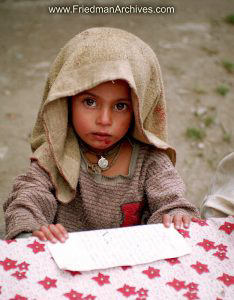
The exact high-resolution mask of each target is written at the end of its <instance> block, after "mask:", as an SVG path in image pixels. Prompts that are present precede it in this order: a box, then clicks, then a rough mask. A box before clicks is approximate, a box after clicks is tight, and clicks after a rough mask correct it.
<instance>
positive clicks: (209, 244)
mask: <svg viewBox="0 0 234 300" xmlns="http://www.w3.org/2000/svg"><path fill="white" fill-rule="evenodd" d="M214 244H215V243H214V242H212V241H209V240H206V239H203V242H200V243H197V245H198V246H201V247H203V248H204V249H205V250H206V251H210V250H211V249H215V248H216V247H215V245H214Z"/></svg>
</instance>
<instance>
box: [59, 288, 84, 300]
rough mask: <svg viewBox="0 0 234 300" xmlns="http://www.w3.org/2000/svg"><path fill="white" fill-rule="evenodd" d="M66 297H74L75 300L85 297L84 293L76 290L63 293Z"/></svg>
mask: <svg viewBox="0 0 234 300" xmlns="http://www.w3.org/2000/svg"><path fill="white" fill-rule="evenodd" d="M63 295H64V296H65V297H66V298H68V299H70V300H71V299H74V300H80V299H83V298H82V296H83V294H81V293H78V292H77V291H74V290H70V292H69V293H65V294H63Z"/></svg>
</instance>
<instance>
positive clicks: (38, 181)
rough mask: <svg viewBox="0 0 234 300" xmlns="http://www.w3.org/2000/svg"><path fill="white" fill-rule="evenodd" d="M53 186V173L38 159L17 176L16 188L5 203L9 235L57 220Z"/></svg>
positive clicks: (29, 230)
mask: <svg viewBox="0 0 234 300" xmlns="http://www.w3.org/2000/svg"><path fill="white" fill-rule="evenodd" d="M53 190H54V187H53V185H52V183H51V180H50V178H49V175H48V174H47V173H46V172H45V171H44V170H43V169H42V168H41V167H40V166H39V165H38V163H37V162H35V161H34V162H32V163H31V166H30V168H29V170H28V172H27V173H26V174H24V175H20V176H18V177H17V178H16V179H15V182H14V185H13V189H12V192H11V194H10V195H9V198H8V199H7V201H6V202H5V203H4V204H3V210H4V213H5V223H6V235H5V239H12V238H15V237H16V236H17V235H18V234H20V233H21V232H32V231H34V230H38V229H39V228H40V227H41V226H42V225H47V224H51V223H53V221H54V218H55V214H56V211H57V200H56V198H55V196H54V194H53Z"/></svg>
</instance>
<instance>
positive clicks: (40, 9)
mask: <svg viewBox="0 0 234 300" xmlns="http://www.w3.org/2000/svg"><path fill="white" fill-rule="evenodd" d="M74 4H75V5H78V6H82V5H83V6H85V5H96V6H97V5H99V6H105V5H109V6H111V5H125V6H127V5H130V4H131V5H137V6H138V7H141V6H142V7H143V6H153V7H156V6H161V7H166V6H167V7H168V6H173V7H174V13H161V14H144V13H138V14H127V13H125V14H85V13H83V14H81V13H74V14H72V13H70V14H69V13H62V14H60V13H54V14H52V13H49V6H51V5H53V6H55V5H60V6H61V5H66V7H68V6H71V7H72V5H74ZM95 26H110V27H117V28H122V29H125V30H127V31H130V32H132V33H134V34H136V35H137V36H139V37H140V38H141V39H143V40H144V41H145V42H146V43H148V44H149V45H150V46H151V47H152V48H153V49H154V51H155V52H156V54H157V56H158V59H159V62H160V64H161V68H162V73H163V77H164V85H165V90H166V97H167V108H168V122H169V142H170V144H171V145H172V146H174V147H175V148H176V149H177V169H178V171H179V173H180V174H181V176H182V178H183V179H184V181H185V183H186V186H187V192H186V196H187V198H188V199H189V200H190V201H192V202H193V203H195V204H196V205H197V207H199V206H200V204H201V202H202V200H203V198H204V196H205V195H206V194H207V193H208V192H209V187H210V182H211V179H212V177H213V175H214V172H215V169H216V166H217V163H218V162H219V161H220V160H221V159H222V158H223V157H224V156H225V155H227V154H228V153H230V152H232V151H233V146H234V134H233V129H234V93H233V91H234V51H233V49H234V38H233V37H234V0H222V1H220V0H197V1H194V0H186V1H184V0H174V1H165V0H164V1H157V0H150V1H147V0H145V1H140V0H139V1H128V0H122V1H121V0H115V1H112V0H103V1H101V0H100V1H98V0H96V1H92V0H85V1H82V0H76V1H69V0H64V1H59V0H51V1H48V0H38V1H37V0H0V35H1V39H0V45H1V47H0V58H1V59H0V70H1V73H0V94H1V97H0V236H2V235H3V232H4V217H3V211H2V204H3V202H5V201H6V199H7V197H8V194H9V193H10V191H11V188H12V184H13V180H14V178H15V177H16V176H17V175H19V174H20V173H22V172H24V171H26V170H27V168H28V166H29V156H30V154H31V150H30V145H29V139H30V133H31V130H32V127H33V125H34V122H35V117H36V115H37V111H38V108H39V105H40V102H41V99H42V94H43V89H44V84H45V81H46V77H47V74H48V70H49V67H50V64H51V63H52V61H53V60H54V59H55V57H56V55H57V53H58V52H59V50H60V48H61V47H63V46H64V44H65V43H66V42H67V41H68V40H70V39H71V38H72V37H73V36H74V35H76V34H77V33H79V32H80V31H82V30H84V29H87V28H90V27H95Z"/></svg>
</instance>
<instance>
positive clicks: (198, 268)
mask: <svg viewBox="0 0 234 300" xmlns="http://www.w3.org/2000/svg"><path fill="white" fill-rule="evenodd" d="M191 267H192V268H193V269H195V270H196V271H197V273H198V274H203V273H208V272H209V269H208V267H207V265H204V264H202V263H200V262H199V261H197V263H196V264H195V265H191Z"/></svg>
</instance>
